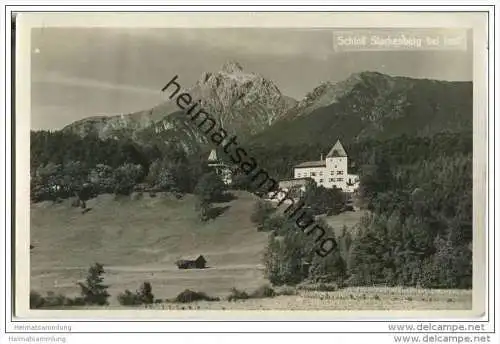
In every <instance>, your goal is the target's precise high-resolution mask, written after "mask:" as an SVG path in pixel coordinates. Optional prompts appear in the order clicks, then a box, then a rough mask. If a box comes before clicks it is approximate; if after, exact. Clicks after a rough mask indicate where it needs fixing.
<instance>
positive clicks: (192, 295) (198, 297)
mask: <svg viewBox="0 0 500 344" xmlns="http://www.w3.org/2000/svg"><path fill="white" fill-rule="evenodd" d="M219 300H220V299H219V298H218V297H211V296H208V295H207V294H205V293H203V292H197V291H192V290H189V289H186V290H184V291H183V292H181V293H180V294H179V295H177V296H176V297H175V299H174V301H175V302H181V303H188V302H194V301H219Z"/></svg>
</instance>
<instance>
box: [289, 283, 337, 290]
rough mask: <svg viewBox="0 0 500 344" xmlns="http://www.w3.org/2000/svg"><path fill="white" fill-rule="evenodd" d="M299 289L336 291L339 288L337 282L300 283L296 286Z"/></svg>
mask: <svg viewBox="0 0 500 344" xmlns="http://www.w3.org/2000/svg"><path fill="white" fill-rule="evenodd" d="M297 288H298V289H301V290H309V291H337V290H339V285H338V284H337V283H311V282H307V283H301V284H299V285H298V286H297Z"/></svg>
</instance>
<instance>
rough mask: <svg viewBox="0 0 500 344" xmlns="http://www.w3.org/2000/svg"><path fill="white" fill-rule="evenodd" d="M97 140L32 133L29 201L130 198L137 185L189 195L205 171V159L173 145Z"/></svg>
mask: <svg viewBox="0 0 500 344" xmlns="http://www.w3.org/2000/svg"><path fill="white" fill-rule="evenodd" d="M151 141H152V143H151V144H149V145H139V144H137V143H136V142H134V141H132V140H130V139H127V138H121V139H107V140H101V139H99V138H97V137H96V136H93V135H88V136H85V137H80V136H78V135H76V134H73V133H68V132H62V131H55V132H49V131H36V132H34V131H32V132H31V166H30V167H31V173H30V174H31V198H32V200H33V201H42V200H56V199H57V198H66V197H70V196H74V195H75V194H77V195H78V196H79V197H82V198H88V197H90V196H91V195H97V194H101V193H116V194H129V193H130V192H132V191H133V190H134V188H137V187H140V186H142V187H148V188H153V189H156V190H159V191H176V192H192V191H193V190H194V187H195V186H196V183H197V181H198V179H199V178H200V176H201V175H202V174H203V173H204V172H206V170H205V169H206V166H205V164H204V161H205V159H206V158H205V157H202V156H200V155H199V154H192V155H189V156H188V155H187V154H186V153H185V152H184V150H183V149H182V147H180V146H179V145H176V144H174V143H169V142H162V141H160V140H156V141H155V140H153V139H152V140H151Z"/></svg>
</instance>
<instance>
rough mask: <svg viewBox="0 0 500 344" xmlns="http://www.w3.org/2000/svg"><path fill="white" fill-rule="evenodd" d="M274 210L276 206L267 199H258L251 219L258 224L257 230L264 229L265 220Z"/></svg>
mask: <svg viewBox="0 0 500 344" xmlns="http://www.w3.org/2000/svg"><path fill="white" fill-rule="evenodd" d="M273 212H274V207H273V206H272V205H271V204H270V203H269V202H265V201H257V202H256V203H255V205H254V208H253V212H252V215H251V216H250V220H251V221H252V222H253V223H254V224H255V225H257V230H259V231H261V230H263V229H264V221H266V219H268V218H269V216H270V215H271V214H272V213H273Z"/></svg>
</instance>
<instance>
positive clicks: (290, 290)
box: [276, 286, 297, 296]
mask: <svg viewBox="0 0 500 344" xmlns="http://www.w3.org/2000/svg"><path fill="white" fill-rule="evenodd" d="M296 294H297V289H295V288H294V287H290V286H283V287H281V288H280V289H279V290H278V291H277V292H276V295H287V296H288V295H296Z"/></svg>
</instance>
